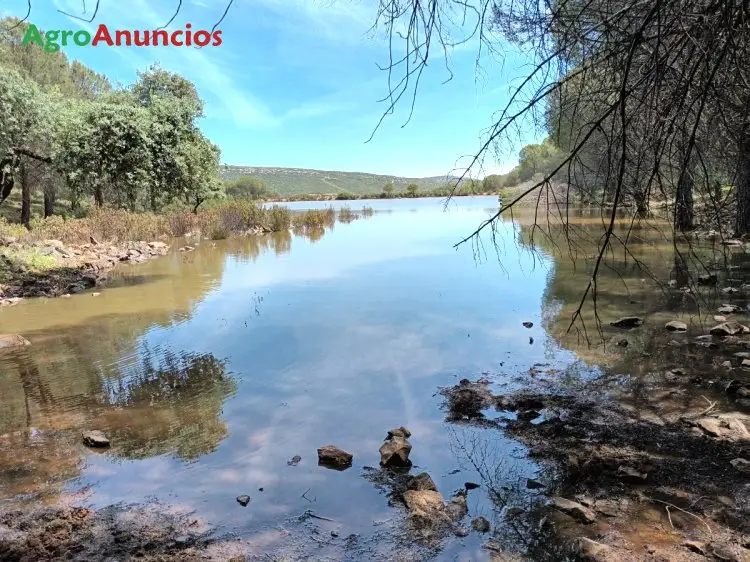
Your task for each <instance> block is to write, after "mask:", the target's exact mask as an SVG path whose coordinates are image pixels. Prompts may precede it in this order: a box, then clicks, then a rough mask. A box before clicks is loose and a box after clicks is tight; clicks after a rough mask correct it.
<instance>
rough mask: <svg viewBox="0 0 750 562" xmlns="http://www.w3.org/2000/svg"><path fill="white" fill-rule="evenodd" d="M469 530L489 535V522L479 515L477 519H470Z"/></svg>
mask: <svg viewBox="0 0 750 562" xmlns="http://www.w3.org/2000/svg"><path fill="white" fill-rule="evenodd" d="M471 528H472V529H474V530H475V531H476V532H477V533H489V531H490V522H489V521H487V519H485V518H484V517H482V516H481V515H480V516H479V517H475V518H474V519H472V521H471Z"/></svg>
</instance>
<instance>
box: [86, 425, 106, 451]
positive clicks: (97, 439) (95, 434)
mask: <svg viewBox="0 0 750 562" xmlns="http://www.w3.org/2000/svg"><path fill="white" fill-rule="evenodd" d="M82 437H83V444H84V445H87V446H89V447H109V438H108V437H107V436H106V435H105V434H104V432H103V431H99V430H98V429H97V430H94V431H84V432H83V434H82Z"/></svg>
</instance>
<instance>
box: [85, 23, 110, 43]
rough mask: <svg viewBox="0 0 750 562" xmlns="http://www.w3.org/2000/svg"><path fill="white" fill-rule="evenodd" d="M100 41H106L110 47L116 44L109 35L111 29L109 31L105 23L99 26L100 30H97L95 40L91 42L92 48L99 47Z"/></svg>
mask: <svg viewBox="0 0 750 562" xmlns="http://www.w3.org/2000/svg"><path fill="white" fill-rule="evenodd" d="M99 41H104V42H105V43H106V44H107V45H109V46H110V47H111V46H112V45H114V44H115V42H114V41H112V36H111V35H110V34H109V29H107V26H106V25H104V24H103V23H102V24H99V28H98V29H97V30H96V35H94V39H93V41H91V46H92V47H97V46H98V45H99Z"/></svg>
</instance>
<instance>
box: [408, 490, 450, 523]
mask: <svg viewBox="0 0 750 562" xmlns="http://www.w3.org/2000/svg"><path fill="white" fill-rule="evenodd" d="M403 498H404V503H405V504H406V508H407V509H408V510H409V512H410V514H415V513H416V514H419V515H423V516H428V517H430V516H431V517H434V516H435V515H437V514H440V513H442V511H443V509H444V507H445V505H444V504H443V496H441V495H440V492H437V491H435V490H406V491H405V492H404V495H403Z"/></svg>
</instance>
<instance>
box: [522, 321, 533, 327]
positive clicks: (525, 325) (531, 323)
mask: <svg viewBox="0 0 750 562" xmlns="http://www.w3.org/2000/svg"><path fill="white" fill-rule="evenodd" d="M523 327H524V328H533V327H534V323H533V322H524V323H523Z"/></svg>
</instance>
